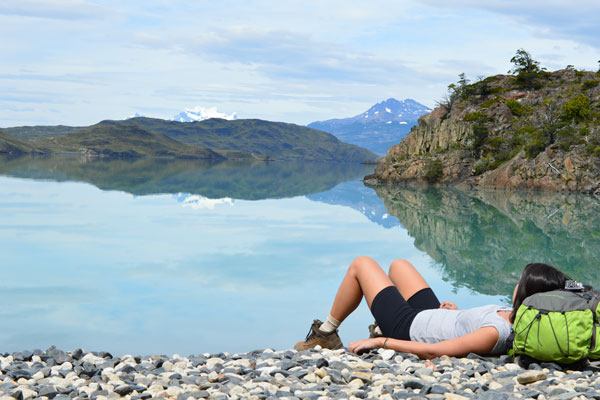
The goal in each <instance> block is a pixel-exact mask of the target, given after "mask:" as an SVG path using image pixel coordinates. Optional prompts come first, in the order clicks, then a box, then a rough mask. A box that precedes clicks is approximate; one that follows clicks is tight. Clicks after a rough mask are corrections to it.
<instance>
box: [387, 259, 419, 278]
mask: <svg viewBox="0 0 600 400" xmlns="http://www.w3.org/2000/svg"><path fill="white" fill-rule="evenodd" d="M407 268H410V269H415V267H414V266H413V265H412V264H411V263H410V262H409V261H407V260H405V259H403V258H399V259H397V260H394V261H393V262H392V264H391V265H390V269H389V274H390V275H397V274H400V273H402V271H403V270H406V269H407Z"/></svg>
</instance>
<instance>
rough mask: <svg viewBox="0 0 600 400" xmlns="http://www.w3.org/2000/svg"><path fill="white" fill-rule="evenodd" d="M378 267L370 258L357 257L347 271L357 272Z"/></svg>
mask: <svg viewBox="0 0 600 400" xmlns="http://www.w3.org/2000/svg"><path fill="white" fill-rule="evenodd" d="M375 266H376V267H379V265H378V264H377V262H376V261H375V260H373V259H372V258H371V257H367V256H359V257H356V258H355V259H354V261H352V263H351V264H350V267H349V270H351V271H355V272H359V271H361V270H365V269H367V268H373V267H375Z"/></svg>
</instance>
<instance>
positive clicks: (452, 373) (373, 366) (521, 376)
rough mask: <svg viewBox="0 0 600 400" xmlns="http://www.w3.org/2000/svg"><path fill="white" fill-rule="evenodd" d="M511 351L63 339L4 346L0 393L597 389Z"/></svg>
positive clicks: (89, 395) (597, 380)
mask: <svg viewBox="0 0 600 400" xmlns="http://www.w3.org/2000/svg"><path fill="white" fill-rule="evenodd" d="M529 368H530V369H529V370H525V369H522V368H521V367H520V366H519V365H518V364H516V363H514V362H513V358H512V357H509V356H501V357H480V356H476V355H469V356H467V357H464V358H455V357H447V356H443V357H440V358H437V359H434V360H431V361H424V360H419V359H418V358H417V357H416V356H414V355H412V354H407V353H397V352H395V351H393V350H390V349H379V350H377V351H371V352H368V353H365V354H363V355H361V356H357V355H355V354H352V353H348V352H347V351H345V350H343V349H341V350H335V351H331V350H309V351H303V352H297V351H295V350H283V351H275V350H271V349H266V350H256V351H252V352H249V353H240V354H229V353H220V354H200V355H195V356H194V355H191V356H189V357H182V356H180V355H173V356H172V357H171V358H169V357H166V356H149V357H137V356H132V355H123V356H113V355H112V354H110V353H107V352H87V351H84V350H82V349H77V350H75V351H74V352H67V351H63V350H60V349H57V348H56V347H50V348H49V349H48V350H46V351H40V350H35V351H22V352H17V353H12V354H0V400H29V399H35V398H40V397H42V398H47V399H54V400H70V399H77V400H79V399H81V400H105V399H106V400H112V399H118V398H127V399H129V400H146V399H150V398H165V399H167V398H168V399H173V400H190V399H193V400H196V399H205V398H210V399H223V400H224V399H255V400H259V399H267V400H276V399H282V400H284V399H290V400H292V399H309V400H319V399H342V398H351V399H383V400H388V399H389V400H393V399H409V398H415V399H430V400H437V399H440V400H442V399H444V400H466V399H484V400H485V399H498V400H501V399H537V400H545V399H563V400H569V399H583V398H598V399H600V395H599V393H600V374H598V371H600V369H599V368H598V366H593V365H591V366H589V367H588V369H585V370H583V371H572V370H569V369H568V368H565V369H564V370H562V369H561V368H560V367H559V366H557V365H556V364H551V363H540V364H539V365H537V364H536V365H534V366H533V368H532V367H531V365H530V366H529Z"/></svg>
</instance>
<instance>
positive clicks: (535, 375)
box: [517, 370, 547, 385]
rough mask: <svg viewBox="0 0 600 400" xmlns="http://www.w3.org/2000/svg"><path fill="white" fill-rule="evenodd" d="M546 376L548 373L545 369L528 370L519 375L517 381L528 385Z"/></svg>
mask: <svg viewBox="0 0 600 400" xmlns="http://www.w3.org/2000/svg"><path fill="white" fill-rule="evenodd" d="M546 378H547V375H546V373H545V372H544V371H539V370H528V371H525V372H523V373H521V374H519V375H518V376H517V382H519V383H520V384H521V385H526V384H528V383H533V382H537V381H543V380H545V379H546Z"/></svg>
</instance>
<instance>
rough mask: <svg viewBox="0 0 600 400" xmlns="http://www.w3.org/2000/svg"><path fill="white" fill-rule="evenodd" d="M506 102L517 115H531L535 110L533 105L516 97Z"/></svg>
mask: <svg viewBox="0 0 600 400" xmlns="http://www.w3.org/2000/svg"><path fill="white" fill-rule="evenodd" d="M505 104H506V106H507V107H508V108H509V109H510V112H511V113H513V115H515V116H517V117H520V116H523V115H529V114H531V112H532V111H533V107H531V106H528V105H524V104H521V103H519V102H518V101H517V100H514V99H510V100H506V102H505Z"/></svg>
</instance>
